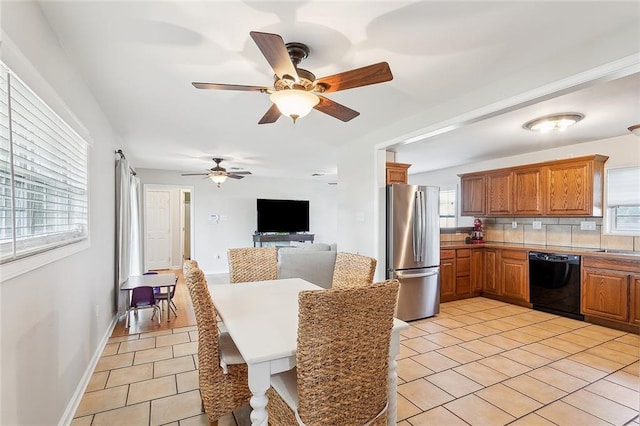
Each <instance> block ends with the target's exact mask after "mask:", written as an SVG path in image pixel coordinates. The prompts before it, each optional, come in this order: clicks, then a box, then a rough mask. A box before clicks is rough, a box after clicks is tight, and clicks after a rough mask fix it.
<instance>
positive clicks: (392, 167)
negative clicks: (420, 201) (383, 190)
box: [387, 162, 411, 184]
mask: <svg viewBox="0 0 640 426" xmlns="http://www.w3.org/2000/svg"><path fill="white" fill-rule="evenodd" d="M409 167H411V164H406V163H390V162H388V163H387V184H390V183H407V175H408V171H407V169H409Z"/></svg>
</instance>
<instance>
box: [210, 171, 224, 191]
mask: <svg viewBox="0 0 640 426" xmlns="http://www.w3.org/2000/svg"><path fill="white" fill-rule="evenodd" d="M209 179H211V180H212V181H214V182H215V183H216V186H217V187H218V188H220V184H221V183H224V181H225V180H227V175H223V174H218V173H214V174H211V175H209Z"/></svg>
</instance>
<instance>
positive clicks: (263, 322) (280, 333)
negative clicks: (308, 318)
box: [209, 278, 323, 364]
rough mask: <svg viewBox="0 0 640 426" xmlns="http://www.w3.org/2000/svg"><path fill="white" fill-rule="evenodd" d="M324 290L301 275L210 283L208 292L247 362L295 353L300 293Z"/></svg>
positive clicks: (283, 356)
mask: <svg viewBox="0 0 640 426" xmlns="http://www.w3.org/2000/svg"><path fill="white" fill-rule="evenodd" d="M303 290H323V288H322V287H319V286H317V285H315V284H311V283H310V282H307V281H305V280H303V279H301V278H288V279H280V280H270V281H258V282H248V283H236V284H211V285H209V292H210V293H211V298H212V299H213V303H214V305H215V307H216V310H217V311H218V314H219V315H220V318H222V321H223V322H224V324H225V326H226V327H227V330H228V331H229V334H230V335H231V338H232V339H233V341H234V342H235V344H236V346H237V348H238V350H239V351H240V353H241V354H242V357H243V358H244V360H245V361H246V362H247V364H255V363H259V362H263V361H269V360H273V359H279V358H285V357H291V356H293V355H295V353H296V347H297V346H296V345H297V334H298V293H300V292H301V291H303Z"/></svg>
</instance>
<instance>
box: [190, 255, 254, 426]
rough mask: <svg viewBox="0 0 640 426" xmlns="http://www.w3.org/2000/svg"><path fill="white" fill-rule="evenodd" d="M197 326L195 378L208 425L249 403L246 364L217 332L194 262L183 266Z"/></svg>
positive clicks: (210, 303)
mask: <svg viewBox="0 0 640 426" xmlns="http://www.w3.org/2000/svg"><path fill="white" fill-rule="evenodd" d="M183 273H184V279H185V283H186V284H187V288H188V289H189V294H190V296H191V300H192V301H193V310H194V312H195V315H196V323H197V325H198V378H199V384H200V396H201V398H202V407H203V408H204V412H205V413H206V414H207V417H208V418H209V422H210V423H211V424H212V425H217V424H218V419H219V418H220V417H222V416H224V415H226V414H228V413H230V412H232V411H233V410H235V409H237V408H239V407H242V406H244V405H246V404H248V403H249V399H250V398H251V391H250V390H249V384H248V370H247V364H245V363H244V360H243V359H242V356H240V354H239V352H238V350H237V348H236V347H235V345H234V344H233V341H232V340H231V338H230V337H229V335H228V334H226V333H223V334H220V333H219V331H218V326H217V323H216V309H215V307H214V305H213V301H212V300H211V295H210V293H209V289H208V288H207V281H206V280H205V278H204V274H203V272H202V270H200V268H198V266H197V263H196V262H195V261H186V262H185V263H184V266H183Z"/></svg>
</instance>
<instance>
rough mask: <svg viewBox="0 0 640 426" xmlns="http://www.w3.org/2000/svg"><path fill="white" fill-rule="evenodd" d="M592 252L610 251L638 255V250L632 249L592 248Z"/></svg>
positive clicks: (639, 253)
mask: <svg viewBox="0 0 640 426" xmlns="http://www.w3.org/2000/svg"><path fill="white" fill-rule="evenodd" d="M593 252H594V253H611V254H633V255H636V256H640V252H639V251H633V250H616V249H600V250H594V251H593Z"/></svg>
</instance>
